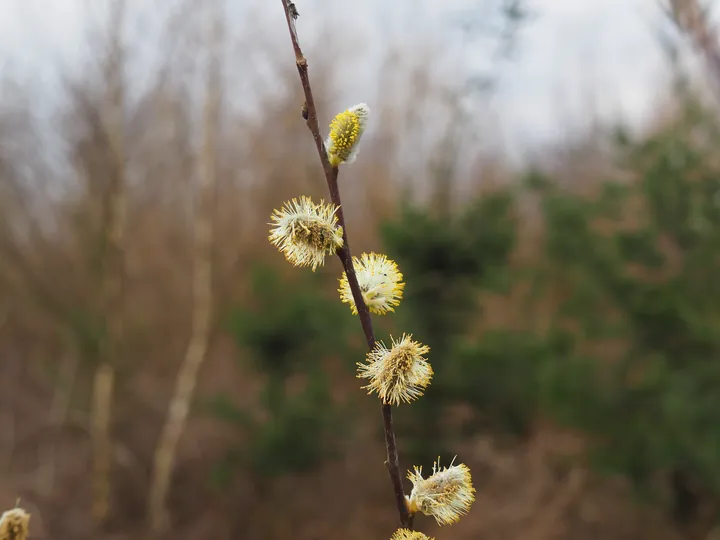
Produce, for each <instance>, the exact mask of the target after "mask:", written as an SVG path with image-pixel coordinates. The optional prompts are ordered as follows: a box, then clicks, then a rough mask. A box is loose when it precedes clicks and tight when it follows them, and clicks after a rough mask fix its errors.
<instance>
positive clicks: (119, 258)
mask: <svg viewBox="0 0 720 540" xmlns="http://www.w3.org/2000/svg"><path fill="white" fill-rule="evenodd" d="M124 15H125V0H115V2H114V3H113V7H112V13H111V22H110V24H111V34H110V36H109V37H110V43H109V46H110V48H109V51H108V56H107V58H106V62H107V63H106V74H105V80H106V82H107V83H108V85H109V89H108V90H109V103H108V107H107V118H106V119H105V122H106V125H107V132H108V136H109V139H110V146H111V156H112V160H113V161H112V163H111V165H110V170H109V171H108V172H109V176H110V182H109V184H108V187H107V192H106V193H105V194H104V196H105V197H106V205H105V208H106V210H105V216H104V217H105V219H104V224H103V234H104V237H105V253H104V260H103V275H102V281H103V282H102V297H103V310H104V313H105V329H106V335H105V339H104V340H103V347H102V351H101V358H100V363H99V365H98V368H97V370H96V372H95V379H94V382H93V410H92V412H93V421H92V440H93V472H94V474H93V487H94V496H93V516H94V517H95V519H96V521H97V522H98V523H102V522H103V521H104V520H105V518H106V517H107V514H108V511H109V508H110V468H111V463H112V448H113V445H112V434H111V412H112V401H113V388H114V385H115V369H116V366H117V361H118V357H119V354H118V349H119V348H120V347H121V344H122V342H123V333H124V328H123V323H124V306H123V289H124V281H125V261H124V259H125V255H124V246H123V240H124V239H123V236H124V231H125V206H126V194H125V185H126V178H125V159H126V156H125V140H124V139H125V129H124V124H125V120H124V117H125V88H124V80H123V74H122V70H123V65H124V54H123V43H122V29H123V24H122V22H123V19H124Z"/></svg>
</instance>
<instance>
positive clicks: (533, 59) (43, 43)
mask: <svg viewBox="0 0 720 540" xmlns="http://www.w3.org/2000/svg"><path fill="white" fill-rule="evenodd" d="M490 1H496V0H296V3H297V5H298V8H299V11H300V13H301V21H302V23H303V25H304V26H303V30H306V29H307V26H308V25H310V24H312V23H311V21H327V20H334V21H337V23H336V24H339V25H340V26H341V27H343V26H347V27H348V28H350V27H352V28H354V29H355V30H357V31H359V32H367V34H368V36H373V37H372V42H373V43H374V44H375V45H376V49H379V50H382V45H383V43H384V42H385V41H387V40H388V39H390V40H398V39H401V38H402V36H404V35H406V34H407V35H409V36H415V37H417V36H419V35H422V36H428V37H430V36H431V37H432V39H435V40H437V42H438V43H440V44H441V46H447V47H448V50H450V48H451V47H454V46H456V44H457V38H458V35H459V29H458V27H457V26H454V25H453V24H452V20H453V16H457V15H458V14H459V13H461V10H462V8H464V7H468V6H477V5H482V4H483V2H486V3H487V2H490ZM169 2H170V0H164V2H163V0H145V2H144V5H146V6H150V5H155V6H161V5H167V4H168V3H169ZM102 3H103V2H102V0H91V1H88V0H0V58H3V59H4V60H5V61H6V67H7V66H9V67H10V69H12V70H13V72H14V73H18V74H21V75H22V76H23V77H27V78H30V79H31V80H33V81H35V82H36V86H39V87H42V86H43V85H44V83H47V81H48V80H49V78H51V77H52V73H53V66H54V65H57V62H58V61H62V62H64V63H66V64H69V65H72V64H73V63H74V59H75V58H79V56H80V55H81V51H83V47H82V43H83V41H82V40H83V39H84V36H83V29H84V28H85V27H86V26H87V24H88V16H87V12H86V6H89V5H95V6H97V5H98V4H102ZM142 4H143V3H142V2H141V4H140V5H142ZM278 4H279V3H278V2H277V0H245V1H242V0H238V1H237V2H234V3H233V5H234V6H235V7H234V10H233V17H237V27H238V28H241V27H243V25H248V24H255V23H256V21H259V20H260V18H261V19H263V20H265V21H267V20H273V18H278V17H279V13H278V12H279V11H280V6H279V5H278ZM528 5H529V8H530V10H531V12H533V14H534V17H533V19H532V20H531V21H529V22H528V24H527V25H526V26H525V27H524V28H523V29H522V32H521V34H520V41H519V47H520V48H519V51H518V55H517V57H516V59H515V60H514V61H513V62H512V63H510V64H506V65H504V66H503V68H502V71H501V73H500V75H501V78H500V87H499V92H498V93H497V98H496V99H495V101H494V107H495V110H496V113H497V115H498V117H499V119H500V122H501V125H502V127H503V133H504V136H505V137H506V138H508V139H509V141H511V142H520V143H532V142H535V141H545V140H548V139H552V138H553V137H556V136H558V134H560V133H561V132H562V130H560V129H559V126H567V125H573V124H582V122H583V121H584V120H585V119H586V118H587V116H588V105H589V104H590V103H589V101H588V100H590V99H592V100H593V104H592V106H593V107H594V108H595V109H596V111H597V112H598V113H599V114H601V115H603V116H617V115H619V114H621V115H623V116H625V117H627V118H628V119H629V120H631V121H639V120H641V119H642V118H643V117H644V115H646V114H647V112H648V111H649V110H651V108H652V107H653V106H654V96H655V93H656V92H657V89H658V84H657V82H658V80H660V79H659V76H660V75H661V73H662V70H663V69H664V65H663V59H662V56H661V53H660V49H659V46H658V43H657V41H656V39H655V37H654V35H653V32H654V28H655V27H656V26H657V24H658V21H659V20H660V17H659V11H658V9H657V0H528ZM153 9H155V8H153ZM158 10H160V8H158ZM232 22H235V21H232ZM143 24H149V23H143ZM268 27H272V28H277V32H278V35H280V34H281V33H285V32H286V28H285V27H284V26H283V25H282V24H277V25H268ZM135 31H136V32H138V33H139V34H143V33H144V34H145V35H147V34H148V33H149V32H150V33H151V32H152V31H153V30H152V25H150V26H138V27H137V28H136V29H135ZM278 39H285V40H287V36H284V37H282V38H278ZM442 44H444V45H442ZM476 47H477V48H478V49H477V50H473V49H470V50H468V49H466V50H465V53H464V55H465V56H463V59H462V61H463V62H466V63H467V65H468V66H470V65H471V64H472V62H473V61H475V62H478V61H479V62H482V61H483V60H482V58H483V55H482V54H481V52H480V51H479V49H480V48H482V47H483V45H482V44H478V45H477V46H476ZM476 52H477V53H478V54H475V53H476ZM478 59H480V60H478ZM38 82H39V83H41V84H39V85H38V84H37V83H38Z"/></svg>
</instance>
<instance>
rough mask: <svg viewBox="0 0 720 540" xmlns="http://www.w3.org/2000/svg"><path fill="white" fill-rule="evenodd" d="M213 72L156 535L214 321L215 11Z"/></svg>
mask: <svg viewBox="0 0 720 540" xmlns="http://www.w3.org/2000/svg"><path fill="white" fill-rule="evenodd" d="M209 17H210V24H208V28H207V34H208V44H209V47H208V49H209V51H208V52H209V56H210V58H209V66H208V72H207V84H206V96H205V107H204V114H203V124H204V140H203V145H202V151H201V155H200V174H199V176H200V181H199V185H198V188H197V199H196V201H197V203H196V207H195V227H194V228H195V245H194V254H193V267H194V268H193V293H194V298H193V309H192V334H191V337H190V343H189V344H188V348H187V352H186V353H185V359H184V361H183V364H182V365H181V367H180V371H179V372H178V375H177V380H176V383H175V392H174V394H173V396H172V398H171V400H170V406H169V409H168V416H167V420H166V422H165V425H164V427H163V431H162V435H161V437H160V441H159V442H158V445H157V448H156V450H155V462H154V472H153V479H152V484H151V486H150V494H149V507H148V514H149V519H150V526H151V528H152V530H153V531H155V532H161V531H163V530H165V529H166V528H167V526H168V525H169V519H168V517H169V516H168V512H167V508H166V499H167V493H168V491H169V487H170V479H171V475H172V471H173V465H174V462H175V455H176V451H177V446H178V443H179V441H180V437H181V436H182V433H183V431H184V430H185V425H186V423H187V416H188V411H189V409H190V404H191V402H192V398H193V395H194V392H195V386H196V383H197V377H198V372H199V370H200V367H201V365H202V363H203V361H204V360H205V357H206V355H207V349H208V342H209V338H210V325H211V319H212V244H213V209H214V208H213V207H214V201H215V192H216V183H217V182H216V176H217V175H216V156H217V142H216V137H217V130H218V114H219V110H220V101H221V99H222V96H221V80H220V78H221V58H220V49H221V47H222V45H223V36H224V26H223V22H222V17H221V13H220V9H219V8H218V7H217V6H214V7H213V8H210V9H209Z"/></svg>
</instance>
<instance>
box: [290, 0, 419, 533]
mask: <svg viewBox="0 0 720 540" xmlns="http://www.w3.org/2000/svg"><path fill="white" fill-rule="evenodd" d="M281 1H282V4H283V11H284V12H285V19H286V20H287V24H288V30H290V39H291V41H292V45H293V50H294V51H295V63H296V65H297V70H298V74H299V75H300V81H301V83H302V87H303V91H304V93H305V106H304V107H303V117H304V118H306V120H307V126H308V128H309V129H310V132H311V133H312V136H313V139H315V146H316V147H317V151H318V155H319V156H320V161H321V162H322V166H323V171H324V172H325V179H326V180H327V185H328V189H329V191H330V200H331V201H332V203H333V204H334V205H336V206H337V207H338V211H337V218H338V222H339V224H340V226H341V227H342V229H343V247H342V248H340V249H339V250H338V252H337V254H338V257H339V258H340V261H341V262H342V265H343V268H344V269H345V273H346V274H347V278H348V283H349V285H350V290H351V291H352V295H353V300H354V301H355V306H356V307H357V310H358V316H359V318H360V324H361V325H362V329H363V332H364V333H365V340H366V341H367V344H368V348H369V349H370V350H372V349H373V348H374V347H375V335H374V333H373V327H372V319H371V317H370V311H369V310H368V307H367V305H366V304H365V300H364V299H363V297H362V293H361V292H360V285H359V284H358V281H357V276H356V275H355V268H354V267H353V264H352V255H351V253H350V244H349V242H348V233H347V227H346V225H345V216H344V214H343V208H342V201H341V199H340V188H339V186H338V169H337V167H333V166H332V165H330V161H329V160H328V157H327V152H326V150H325V143H324V142H323V137H322V135H321V133H320V124H319V123H318V118H317V110H316V108H315V100H314V99H313V94H312V87H311V86H310V78H309V76H308V64H307V59H306V58H305V56H304V55H303V52H302V49H301V48H300V42H299V40H298V36H297V29H296V28H295V19H296V17H297V11H296V10H295V9H294V5H293V3H292V2H291V1H290V0H281ZM382 416H383V425H384V428H385V447H386V450H387V461H386V465H387V468H388V472H389V473H390V480H391V482H392V485H393V491H394V492H395V502H396V504H397V509H398V513H399V515H400V524H401V526H403V527H409V528H410V527H412V519H411V516H410V515H409V512H408V508H407V505H406V502H405V492H404V491H403V484H402V475H401V473H400V463H399V458H398V450H397V443H396V440H395V430H394V428H393V417H392V406H391V405H385V404H383V406H382Z"/></svg>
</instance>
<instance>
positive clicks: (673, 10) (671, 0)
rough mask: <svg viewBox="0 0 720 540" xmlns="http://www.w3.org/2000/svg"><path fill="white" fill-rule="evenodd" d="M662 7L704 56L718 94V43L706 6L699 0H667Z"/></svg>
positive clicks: (719, 77) (719, 88)
mask: <svg viewBox="0 0 720 540" xmlns="http://www.w3.org/2000/svg"><path fill="white" fill-rule="evenodd" d="M663 8H664V11H665V12H666V13H667V15H668V17H669V18H670V20H672V21H673V23H675V25H676V26H677V28H678V29H679V30H680V32H681V33H682V34H684V35H685V36H686V37H687V38H688V40H689V41H690V42H691V43H692V46H693V47H694V48H695V50H697V51H698V52H699V53H701V54H702V55H703V56H704V57H705V60H706V62H707V64H708V68H709V70H710V75H711V77H712V81H713V83H714V85H715V90H716V92H718V93H719V94H720V43H718V35H717V30H716V28H715V27H714V26H713V25H712V24H711V22H710V18H709V16H708V15H709V9H708V7H707V6H703V5H701V3H700V0H667V3H666V4H664V5H663Z"/></svg>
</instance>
